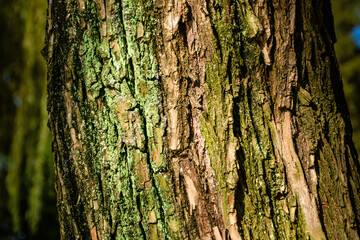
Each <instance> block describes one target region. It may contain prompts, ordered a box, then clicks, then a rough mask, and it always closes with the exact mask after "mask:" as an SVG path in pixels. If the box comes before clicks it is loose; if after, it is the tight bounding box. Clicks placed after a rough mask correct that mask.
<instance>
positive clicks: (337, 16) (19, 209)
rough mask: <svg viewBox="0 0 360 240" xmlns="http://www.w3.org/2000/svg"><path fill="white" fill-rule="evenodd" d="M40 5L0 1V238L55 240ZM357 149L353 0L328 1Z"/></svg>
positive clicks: (39, 1) (359, 66) (359, 67)
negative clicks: (330, 6)
mask: <svg viewBox="0 0 360 240" xmlns="http://www.w3.org/2000/svg"><path fill="white" fill-rule="evenodd" d="M46 8H47V2H46V0H30V1H29V0H11V1H8V0H0V240H8V239H9V240H16V239H59V235H58V234H59V230H58V223H57V214H56V195H55V191H54V182H53V181H54V166H53V162H52V153H51V136H50V133H49V130H48V127H47V111H46V65H45V61H44V60H43V58H42V56H41V54H40V52H41V49H42V48H43V47H44V39H45V25H46V22H45V21H46ZM332 8H333V13H334V20H335V31H336V34H337V39H338V42H337V43H336V45H335V48H336V53H337V57H338V61H339V64H340V68H341V74H342V76H343V82H344V91H345V95H346V98H347V102H348V105H349V109H350V113H351V120H352V125H353V129H354V135H353V140H354V142H355V146H356V148H357V150H358V152H359V150H360V0H332Z"/></svg>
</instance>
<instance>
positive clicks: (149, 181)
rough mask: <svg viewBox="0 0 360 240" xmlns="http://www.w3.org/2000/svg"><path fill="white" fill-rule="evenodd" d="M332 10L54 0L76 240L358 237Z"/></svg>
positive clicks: (272, 4)
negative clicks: (334, 47)
mask: <svg viewBox="0 0 360 240" xmlns="http://www.w3.org/2000/svg"><path fill="white" fill-rule="evenodd" d="M334 43H335V36H334V29H333V21H332V14H331V6H330V2H329V1H325V0H320V1H316V2H315V1H309V0H297V1H286V0H284V1H264V0H259V1H251V0H237V1H231V0H228V1H214V0H177V1H168V0H155V1H135V0H123V1H119V0H96V1H84V0H78V1H52V0H49V12H48V27H47V46H46V48H45V51H44V55H45V58H46V59H47V63H48V111H49V114H50V117H49V125H50V128H51V130H52V132H53V151H54V157H55V163H56V190H57V194H58V210H59V221H60V226H61V230H60V231H61V236H62V239H93V240H95V239H217V240H218V239H284V238H286V239H294V238H300V239H303V238H312V239H327V238H329V239H346V238H348V239H358V238H359V225H358V223H359V216H358V213H359V210H360V194H359V188H360V178H359V162H358V158H357V154H356V151H355V149H354V146H353V143H352V140H351V134H352V133H351V132H352V130H351V124H350V120H349V114H348V110H347V106H346V102H345V100H344V95H343V91H342V83H341V78H340V75H339V70H338V65H337V62H336V58H335V54H334V49H333V44H334Z"/></svg>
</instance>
